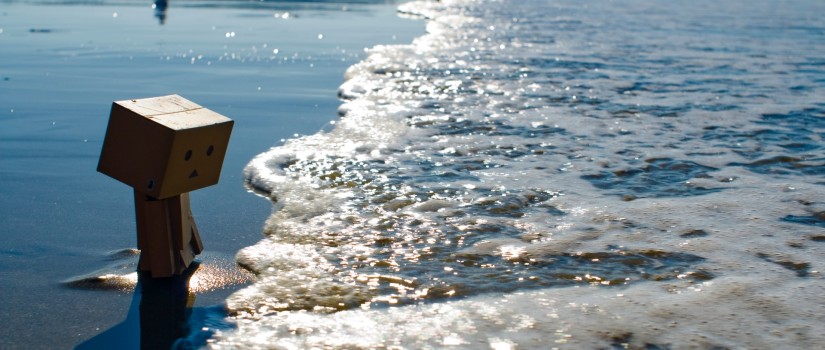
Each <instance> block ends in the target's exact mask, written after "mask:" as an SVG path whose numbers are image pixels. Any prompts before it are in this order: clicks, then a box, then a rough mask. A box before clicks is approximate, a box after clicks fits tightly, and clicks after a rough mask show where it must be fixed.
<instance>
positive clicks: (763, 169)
mask: <svg viewBox="0 0 825 350" xmlns="http://www.w3.org/2000/svg"><path fill="white" fill-rule="evenodd" d="M728 166H742V167H745V168H746V169H748V170H750V171H752V172H755V173H759V174H768V175H791V174H803V175H819V176H821V175H825V159H822V158H814V159H809V158H807V157H793V156H787V155H782V156H775V157H770V158H764V159H759V160H756V161H754V162H750V163H729V164H728Z"/></svg>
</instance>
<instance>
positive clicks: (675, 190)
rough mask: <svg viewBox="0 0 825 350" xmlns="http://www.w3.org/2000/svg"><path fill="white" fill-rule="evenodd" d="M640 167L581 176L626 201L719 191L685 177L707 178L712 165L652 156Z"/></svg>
mask: <svg viewBox="0 0 825 350" xmlns="http://www.w3.org/2000/svg"><path fill="white" fill-rule="evenodd" d="M645 162H646V163H647V165H645V166H643V167H641V168H631V169H621V170H614V171H603V172H600V173H598V174H590V175H584V176H582V179H585V180H588V181H590V183H591V184H593V186H596V187H597V188H600V189H604V190H610V191H611V192H610V194H613V195H619V196H622V197H624V198H625V199H626V200H632V199H635V198H645V197H649V198H657V197H688V196H698V195H703V194H708V193H713V192H718V191H721V190H722V189H721V188H704V187H700V186H693V185H691V184H689V183H687V182H688V180H690V179H693V178H708V177H710V175H708V172H711V171H715V170H716V168H712V167H708V166H704V165H701V164H697V163H694V162H691V161H682V160H676V159H671V158H656V159H648V160H646V161H645Z"/></svg>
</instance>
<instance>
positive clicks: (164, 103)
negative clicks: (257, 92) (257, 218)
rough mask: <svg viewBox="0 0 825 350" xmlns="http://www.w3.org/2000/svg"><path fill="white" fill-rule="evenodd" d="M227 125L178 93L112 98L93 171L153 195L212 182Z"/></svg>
mask: <svg viewBox="0 0 825 350" xmlns="http://www.w3.org/2000/svg"><path fill="white" fill-rule="evenodd" d="M233 124H234V122H233V121H232V120H231V119H229V118H227V117H225V116H222V115H220V114H218V113H215V112H213V111H211V110H209V109H206V108H203V107H201V106H199V105H197V104H195V103H194V102H191V101H189V100H186V99H184V98H183V97H180V96H178V95H169V96H162V97H154V98H147V99H140V100H125V101H116V102H114V103H113V104H112V111H111V114H110V116H109V126H108V128H107V129H106V136H105V138H104V140H103V151H102V152H101V154H100V161H99V162H98V166H97V170H98V171H99V172H101V173H104V174H106V175H109V176H111V177H112V178H114V179H116V180H118V181H121V182H123V183H125V184H127V185H129V186H131V187H133V188H134V189H136V190H140V191H142V192H144V193H146V194H147V195H149V196H152V197H154V198H158V199H163V198H168V197H171V196H175V195H178V194H181V193H185V192H190V191H194V190H196V189H199V188H203V187H207V186H211V185H214V184H216V183H218V179H219V178H220V172H221V167H222V166H223V159H224V156H225V155H226V147H227V145H228V144H229V135H230V133H231V132H232V126H233Z"/></svg>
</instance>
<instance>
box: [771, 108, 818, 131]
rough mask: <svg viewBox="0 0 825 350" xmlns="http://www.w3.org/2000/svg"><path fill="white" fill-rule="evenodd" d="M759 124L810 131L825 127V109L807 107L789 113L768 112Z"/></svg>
mask: <svg viewBox="0 0 825 350" xmlns="http://www.w3.org/2000/svg"><path fill="white" fill-rule="evenodd" d="M756 123H757V124H768V125H772V126H782V127H786V128H789V129H791V130H794V131H798V132H810V131H811V130H814V129H823V128H825V109H822V108H813V107H812V108H805V109H802V110H797V111H791V112H788V113H767V114H763V115H762V120H761V121H757V122H756Z"/></svg>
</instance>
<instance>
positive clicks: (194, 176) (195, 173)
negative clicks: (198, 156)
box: [189, 170, 198, 179]
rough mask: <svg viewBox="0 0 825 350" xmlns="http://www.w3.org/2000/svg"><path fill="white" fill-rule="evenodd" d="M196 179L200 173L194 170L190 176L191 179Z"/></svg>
mask: <svg viewBox="0 0 825 350" xmlns="http://www.w3.org/2000/svg"><path fill="white" fill-rule="evenodd" d="M196 177H198V171H197V170H192V173H191V174H189V178H190V179H193V178H196Z"/></svg>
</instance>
